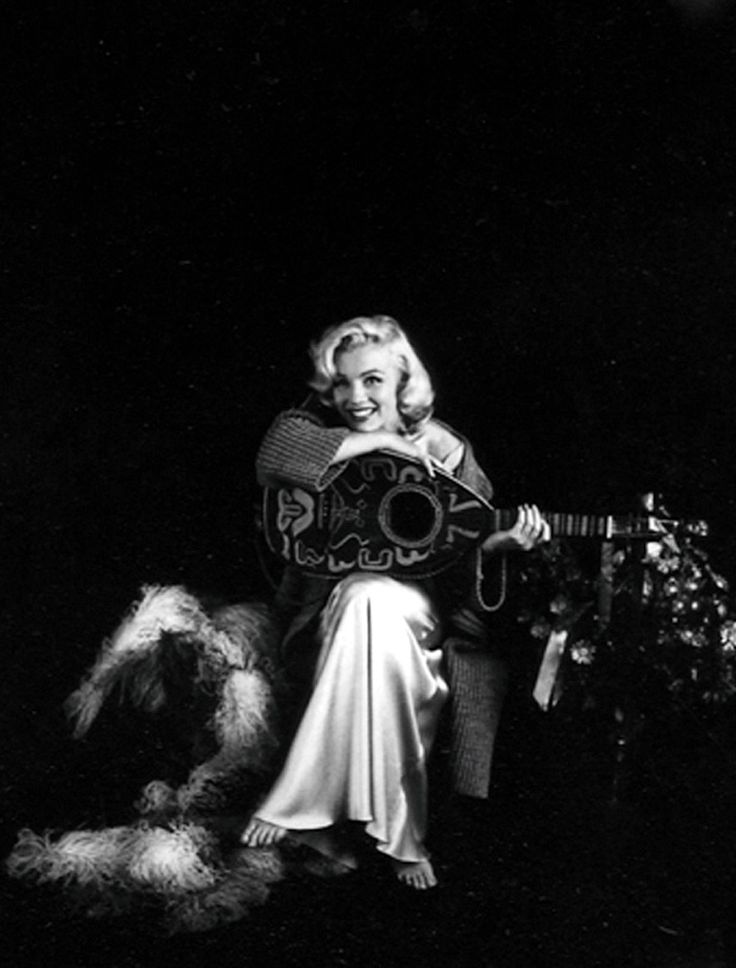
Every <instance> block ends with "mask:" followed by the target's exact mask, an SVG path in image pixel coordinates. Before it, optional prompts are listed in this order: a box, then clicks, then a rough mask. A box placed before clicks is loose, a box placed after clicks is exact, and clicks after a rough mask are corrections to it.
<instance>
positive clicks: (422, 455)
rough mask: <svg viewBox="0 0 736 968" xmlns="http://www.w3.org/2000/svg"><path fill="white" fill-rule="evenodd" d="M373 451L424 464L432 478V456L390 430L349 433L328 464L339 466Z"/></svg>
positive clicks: (408, 438)
mask: <svg viewBox="0 0 736 968" xmlns="http://www.w3.org/2000/svg"><path fill="white" fill-rule="evenodd" d="M374 450H391V451H393V452H394V453H396V454H402V455H403V456H404V457H412V458H414V460H419V461H421V462H422V464H424V467H425V468H426V470H427V473H428V474H429V475H430V477H433V476H434V464H433V458H432V456H431V455H430V454H429V453H428V452H427V451H426V450H425V449H424V448H423V447H421V446H420V445H419V444H417V443H416V442H415V441H414V440H412V439H411V438H410V437H402V436H401V434H396V433H393V432H392V431H390V430H371V431H369V432H367V433H362V432H358V431H352V430H351V431H349V432H348V434H347V436H346V437H344V438H343V440H342V443H341V444H340V446H339V447H338V448H337V450H336V451H335V453H334V454H333V456H332V459H331V461H330V463H331V464H340V463H343V462H344V461H347V460H352V459H353V457H360V456H362V455H363V454H370V453H372V452H373V451H374Z"/></svg>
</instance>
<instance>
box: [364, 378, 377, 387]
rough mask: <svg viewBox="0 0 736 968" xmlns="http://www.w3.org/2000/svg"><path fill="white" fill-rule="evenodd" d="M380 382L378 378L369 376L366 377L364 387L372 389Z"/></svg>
mask: <svg viewBox="0 0 736 968" xmlns="http://www.w3.org/2000/svg"><path fill="white" fill-rule="evenodd" d="M380 382H381V378H380V376H369V377H366V381H365V385H366V386H368V387H374V386H376V385H377V384H379V383H380Z"/></svg>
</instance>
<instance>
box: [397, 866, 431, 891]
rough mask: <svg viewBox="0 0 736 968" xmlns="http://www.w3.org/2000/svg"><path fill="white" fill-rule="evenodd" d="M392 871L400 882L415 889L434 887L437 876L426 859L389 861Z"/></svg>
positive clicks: (422, 889) (423, 889)
mask: <svg viewBox="0 0 736 968" xmlns="http://www.w3.org/2000/svg"><path fill="white" fill-rule="evenodd" d="M391 863H392V865H393V868H394V871H395V873H396V876H397V877H398V879H399V880H400V881H401V882H402V884H407V885H408V886H409V887H413V888H415V889H416V890H417V891H426V890H427V888H430V887H436V885H437V877H436V876H435V873H434V869H433V868H432V865H431V864H430V862H429V861H428V860H417V861H408V862H407V861H403V860H392V861H391Z"/></svg>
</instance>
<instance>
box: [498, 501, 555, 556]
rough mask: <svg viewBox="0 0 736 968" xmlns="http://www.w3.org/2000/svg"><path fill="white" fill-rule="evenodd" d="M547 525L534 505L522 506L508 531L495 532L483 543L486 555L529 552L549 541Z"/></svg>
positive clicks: (549, 533)
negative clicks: (501, 552)
mask: <svg viewBox="0 0 736 968" xmlns="http://www.w3.org/2000/svg"><path fill="white" fill-rule="evenodd" d="M550 537H551V532H550V527H549V524H548V523H547V522H546V521H545V520H544V518H543V517H542V514H541V512H540V510H539V508H538V507H537V505H536V504H522V505H521V506H520V508H519V514H518V516H517V518H516V522H515V524H514V525H513V527H511V528H509V530H508V531H495V532H494V533H493V534H492V535H490V536H489V537H488V538H486V540H485V541H484V542H483V550H484V551H485V552H486V554H492V553H494V552H499V551H531V549H532V548H536V547H537V545H540V544H543V543H544V542H545V541H549V540H550Z"/></svg>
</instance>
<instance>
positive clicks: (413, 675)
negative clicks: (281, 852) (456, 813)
mask: <svg viewBox="0 0 736 968" xmlns="http://www.w3.org/2000/svg"><path fill="white" fill-rule="evenodd" d="M321 642H322V645H321V649H320V652H319V656H318V659H317V665H316V669H315V673H314V680H313V688H312V693H311V695H310V698H309V701H308V703H307V707H306V710H305V712H304V715H303V717H302V720H301V722H300V724H299V726H298V728H297V732H296V735H295V737H294V739H293V741H292V745H291V747H290V750H289V753H288V756H287V758H286V761H285V764H284V766H283V769H282V771H281V773H280V775H279V777H278V778H277V780H276V782H275V784H274V786H273V787H272V789H271V791H270V792H269V794H268V795H267V797H266V799H265V800H264V801H263V803H262V804H261V805H260V807H259V808H258V810H257V811H256V814H257V816H258V817H260V818H261V819H262V820H265V821H267V822H268V823H272V824H275V825H277V826H279V827H284V828H286V829H288V830H293V831H317V830H325V828H330V827H332V826H333V825H335V824H339V823H340V822H341V821H347V820H352V821H359V822H362V823H364V824H365V830H366V832H367V833H368V834H370V835H371V837H373V838H375V840H376V846H377V848H378V850H380V851H383V852H384V853H385V854H387V855H389V856H390V857H392V858H394V859H396V860H399V861H404V862H415V861H421V860H425V859H426V858H427V857H428V856H429V855H428V852H427V850H426V848H425V846H424V838H425V834H426V827H427V768H426V767H427V758H428V756H429V753H430V750H431V747H432V742H433V740H434V737H435V733H436V730H437V724H438V721H439V716H440V711H441V709H442V706H443V704H444V702H445V700H446V698H447V694H448V687H447V684H446V682H445V680H444V679H443V677H442V674H441V670H440V663H441V656H442V653H441V650H440V648H439V644H440V627H439V621H438V618H437V616H436V614H435V611H434V609H433V606H432V603H431V601H430V599H429V597H428V596H427V595H426V593H425V592H424V590H423V589H422V588H421V587H419V586H418V585H414V584H408V583H404V582H398V581H395V580H394V579H392V578H389V577H386V576H380V575H379V576H376V575H369V574H354V575H351V576H349V577H347V578H345V579H343V580H342V581H341V582H340V583H339V584H338V585H337V586H336V587H335V588H334V590H333V592H332V594H331V596H330V598H329V600H328V602H327V604H326V606H325V608H324V611H323V614H322V620H321ZM315 846H316V844H315Z"/></svg>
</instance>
